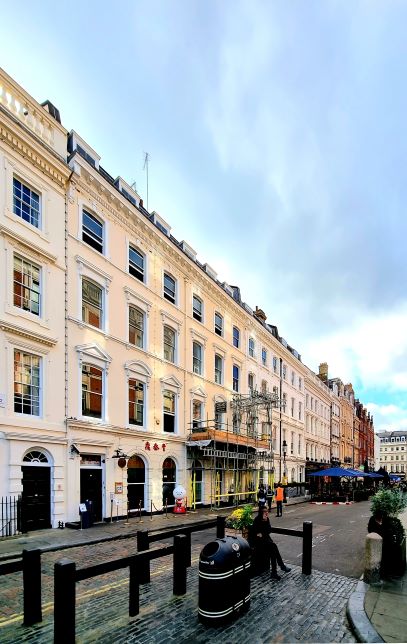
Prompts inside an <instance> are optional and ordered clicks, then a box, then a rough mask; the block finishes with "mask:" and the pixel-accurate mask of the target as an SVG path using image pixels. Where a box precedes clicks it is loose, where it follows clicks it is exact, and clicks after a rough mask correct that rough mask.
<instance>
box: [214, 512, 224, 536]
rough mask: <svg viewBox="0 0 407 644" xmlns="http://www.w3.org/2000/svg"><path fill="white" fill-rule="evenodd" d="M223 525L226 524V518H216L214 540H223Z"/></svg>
mask: <svg viewBox="0 0 407 644" xmlns="http://www.w3.org/2000/svg"><path fill="white" fill-rule="evenodd" d="M225 523H226V517H221V516H217V517H216V538H217V539H224V538H225Z"/></svg>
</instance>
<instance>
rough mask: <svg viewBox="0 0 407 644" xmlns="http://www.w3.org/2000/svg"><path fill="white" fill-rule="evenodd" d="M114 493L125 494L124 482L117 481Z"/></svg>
mask: <svg viewBox="0 0 407 644" xmlns="http://www.w3.org/2000/svg"><path fill="white" fill-rule="evenodd" d="M114 493H115V494H123V483H115V484H114Z"/></svg>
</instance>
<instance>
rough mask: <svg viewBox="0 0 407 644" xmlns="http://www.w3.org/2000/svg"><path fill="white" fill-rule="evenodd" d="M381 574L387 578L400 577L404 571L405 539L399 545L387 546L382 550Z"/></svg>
mask: <svg viewBox="0 0 407 644" xmlns="http://www.w3.org/2000/svg"><path fill="white" fill-rule="evenodd" d="M382 568H383V574H384V575H386V576H388V577H402V576H403V575H404V573H405V571H406V538H405V537H403V539H402V541H401V542H399V543H392V544H388V545H387V547H385V548H384V550H383V557H382Z"/></svg>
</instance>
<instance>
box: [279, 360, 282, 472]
mask: <svg viewBox="0 0 407 644" xmlns="http://www.w3.org/2000/svg"><path fill="white" fill-rule="evenodd" d="M279 398H280V418H279V424H280V467H279V479H278V480H279V482H280V483H281V481H282V476H281V449H282V424H283V420H282V401H283V359H282V358H280V395H279Z"/></svg>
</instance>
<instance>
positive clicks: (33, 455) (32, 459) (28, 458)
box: [23, 450, 48, 463]
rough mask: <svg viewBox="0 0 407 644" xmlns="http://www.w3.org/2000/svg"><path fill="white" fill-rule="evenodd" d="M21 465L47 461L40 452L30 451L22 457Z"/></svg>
mask: <svg viewBox="0 0 407 644" xmlns="http://www.w3.org/2000/svg"><path fill="white" fill-rule="evenodd" d="M23 463H48V459H47V457H46V456H45V454H43V453H42V452H38V451H37V450H32V451H31V452H28V453H27V454H26V455H25V456H24V458H23Z"/></svg>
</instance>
